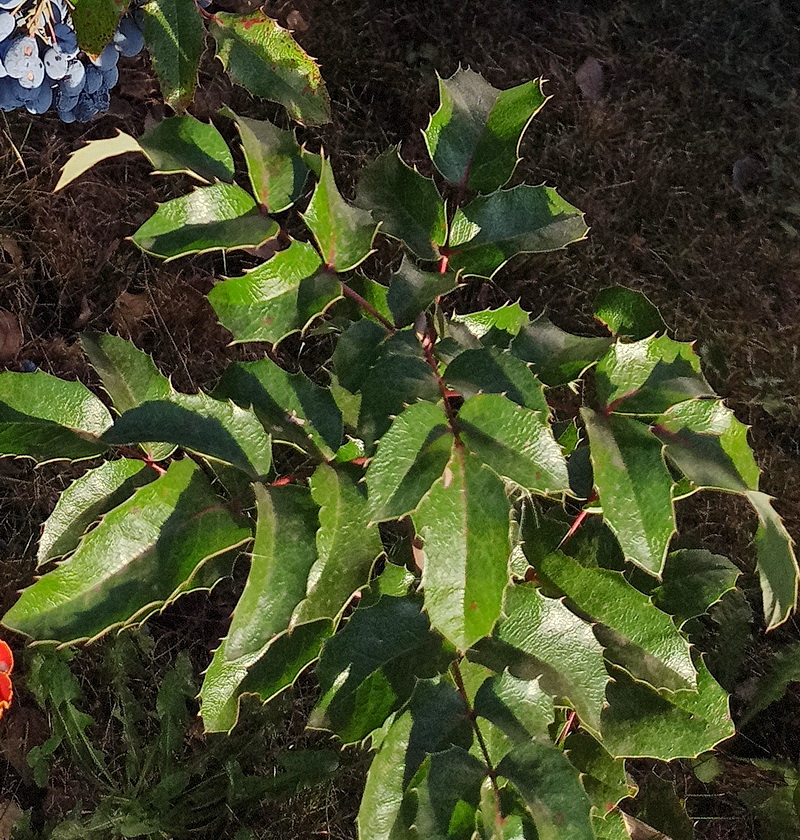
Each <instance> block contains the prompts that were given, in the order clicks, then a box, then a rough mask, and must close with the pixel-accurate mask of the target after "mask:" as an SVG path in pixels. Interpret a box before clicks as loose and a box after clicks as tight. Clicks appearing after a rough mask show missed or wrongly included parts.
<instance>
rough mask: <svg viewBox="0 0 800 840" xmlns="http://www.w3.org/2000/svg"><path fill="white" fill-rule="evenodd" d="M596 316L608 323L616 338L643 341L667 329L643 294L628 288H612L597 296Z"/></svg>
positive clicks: (657, 312)
mask: <svg viewBox="0 0 800 840" xmlns="http://www.w3.org/2000/svg"><path fill="white" fill-rule="evenodd" d="M594 317H595V318H597V320H598V321H600V323H601V324H605V326H606V327H608V329H609V332H610V333H611V334H612V335H613V336H625V337H626V338H632V339H640V338H647V337H648V336H651V335H653V334H654V333H663V332H665V331H666V329H667V327H666V325H665V324H664V319H663V318H662V317H661V313H660V312H659V311H658V310H657V309H656V308H655V306H653V304H652V303H650V301H649V300H648V299H647V298H646V297H645V296H644V295H643V294H642V293H641V292H635V291H633V289H626V288H625V287H624V286H612V287H611V288H610V289H603V290H602V291H601V292H600V293H599V294H598V295H597V297H596V298H595V302H594Z"/></svg>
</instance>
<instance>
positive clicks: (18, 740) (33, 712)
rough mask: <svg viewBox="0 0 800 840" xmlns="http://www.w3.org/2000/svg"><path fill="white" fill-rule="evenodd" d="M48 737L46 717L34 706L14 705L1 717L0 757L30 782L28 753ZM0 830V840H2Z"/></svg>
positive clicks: (31, 778) (27, 782) (25, 780)
mask: <svg viewBox="0 0 800 840" xmlns="http://www.w3.org/2000/svg"><path fill="white" fill-rule="evenodd" d="M49 737H50V727H49V726H48V725H47V718H46V717H45V716H44V714H43V713H42V712H40V711H39V710H38V709H36V708H31V707H28V706H21V705H20V706H15V707H14V708H13V709H12V710H11V711H10V712H9V713H8V714H7V715H6V716H5V717H4V718H3V731H2V735H0V757H2V758H3V759H4V760H5V761H7V762H8V764H10V765H11V767H13V768H14V770H16V772H17V774H18V775H19V777H20V778H21V779H22V781H23V782H25V784H31V783H32V781H33V774H32V770H31V768H30V766H29V765H28V753H29V752H30V751H31V749H32V748H33V747H38V746H41V745H42V744H43V743H44V742H45V741H46V740H47V739H48V738H49ZM2 836H3V835H2V833H1V832H0V840H2Z"/></svg>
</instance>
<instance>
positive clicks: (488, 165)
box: [423, 68, 547, 192]
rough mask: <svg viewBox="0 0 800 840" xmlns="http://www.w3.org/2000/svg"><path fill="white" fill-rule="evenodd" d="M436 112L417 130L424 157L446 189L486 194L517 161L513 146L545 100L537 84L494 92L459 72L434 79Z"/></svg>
mask: <svg viewBox="0 0 800 840" xmlns="http://www.w3.org/2000/svg"><path fill="white" fill-rule="evenodd" d="M439 98H440V105H439V109H438V110H437V111H436V113H435V114H433V115H432V116H431V119H430V123H429V124H428V127H427V128H426V129H425V131H423V135H424V136H425V143H426V145H427V147H428V154H429V155H430V156H431V159H432V160H433V163H434V165H435V166H436V168H437V169H438V170H439V172H440V173H441V174H442V175H443V176H444V177H445V178H446V179H447V180H448V181H450V183H451V184H458V185H461V186H462V187H464V188H466V189H470V190H477V191H479V192H491V191H492V190H495V189H497V188H498V187H502V186H503V185H504V184H506V183H507V182H508V181H509V179H510V178H511V176H512V175H513V174H514V170H515V169H516V167H517V163H518V162H519V157H518V152H519V144H520V142H521V140H522V135H523V134H524V132H525V129H526V128H527V127H528V125H529V124H530V121H531V120H532V119H533V117H534V115H535V114H536V113H537V112H538V111H539V109H540V108H541V107H542V106H543V105H544V103H545V102H546V101H547V98H546V97H545V95H544V94H543V93H542V85H541V80H536V81H533V82H525V83H524V84H522V85H518V86H517V87H513V88H510V89H508V90H504V91H500V90H498V89H497V88H494V87H492V86H491V85H490V84H489V83H488V82H487V81H486V80H485V79H484V78H483V77H482V76H481V75H480V74H478V73H475V72H473V71H472V70H469V69H466V70H462V69H461V68H459V69H458V70H457V71H456V72H455V73H454V74H453V75H452V76H451V77H450V78H449V79H442V78H440V79H439Z"/></svg>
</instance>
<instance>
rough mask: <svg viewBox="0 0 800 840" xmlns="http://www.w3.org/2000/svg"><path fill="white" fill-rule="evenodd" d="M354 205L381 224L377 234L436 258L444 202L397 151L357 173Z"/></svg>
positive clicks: (443, 237)
mask: <svg viewBox="0 0 800 840" xmlns="http://www.w3.org/2000/svg"><path fill="white" fill-rule="evenodd" d="M356 205H357V206H358V207H361V208H362V209H364V210H369V211H370V212H371V213H372V217H373V218H374V219H375V221H376V222H381V233H385V234H387V235H388V236H392V237H394V238H395V239H399V240H401V241H402V242H404V243H405V245H406V246H407V247H408V248H409V249H410V250H411V251H413V252H414V253H415V254H416V255H417V256H418V257H419V258H420V259H423V260H436V259H439V256H440V248H441V247H442V245H444V243H445V242H446V240H447V217H446V214H445V206H444V201H443V200H442V196H441V195H440V194H439V190H438V189H437V188H436V184H434V182H433V181H432V180H431V179H430V178H425V177H424V176H423V175H420V173H419V172H417V170H416V169H412V168H411V167H410V166H407V165H406V164H405V163H404V162H403V160H402V158H401V157H400V152H399V150H398V149H397V148H392V149H389V150H387V151H386V152H384V153H383V154H382V155H381V156H380V157H379V158H378V159H377V160H375V161H373V162H372V163H371V164H370V165H369V166H367V167H366V168H365V169H364V170H363V171H362V172H361V175H360V177H359V181H358V193H357V198H356ZM409 265H411V264H409ZM426 305H427V304H426ZM423 308H424V307H423ZM412 320H413V319H412ZM409 323H410V322H409ZM400 326H402V324H400Z"/></svg>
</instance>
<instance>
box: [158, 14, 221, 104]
mask: <svg viewBox="0 0 800 840" xmlns="http://www.w3.org/2000/svg"><path fill="white" fill-rule="evenodd" d="M142 11H143V12H144V39H145V41H146V43H147V49H148V50H149V51H150V56H151V57H152V59H153V69H154V70H155V71H156V76H157V77H158V83H159V85H160V86H161V93H162V95H163V97H164V101H165V102H166V103H167V104H168V105H170V106H171V107H172V108H174V109H175V110H176V111H182V110H183V108H184V107H185V106H186V105H188V104H189V103H190V102H191V101H192V98H193V97H194V89H195V87H196V86H197V73H198V69H199V67H200V56H201V55H202V54H203V41H204V39H205V33H206V31H205V27H204V26H203V19H202V17H201V16H200V9H199V7H198V6H197V5H196V4H195V2H194V0H150V2H148V3H147V4H145V6H144V7H143V9H142Z"/></svg>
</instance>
